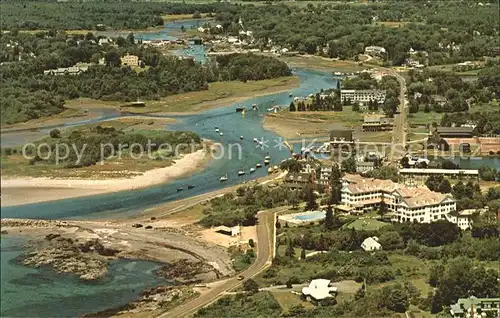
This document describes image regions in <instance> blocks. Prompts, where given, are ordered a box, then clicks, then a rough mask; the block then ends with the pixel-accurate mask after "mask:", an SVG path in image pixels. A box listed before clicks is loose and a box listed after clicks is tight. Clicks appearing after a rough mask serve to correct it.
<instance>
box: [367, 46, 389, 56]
mask: <svg viewBox="0 0 500 318" xmlns="http://www.w3.org/2000/svg"><path fill="white" fill-rule="evenodd" d="M385 53H386V50H385V48H383V47H381V46H367V47H365V54H376V55H378V54H385Z"/></svg>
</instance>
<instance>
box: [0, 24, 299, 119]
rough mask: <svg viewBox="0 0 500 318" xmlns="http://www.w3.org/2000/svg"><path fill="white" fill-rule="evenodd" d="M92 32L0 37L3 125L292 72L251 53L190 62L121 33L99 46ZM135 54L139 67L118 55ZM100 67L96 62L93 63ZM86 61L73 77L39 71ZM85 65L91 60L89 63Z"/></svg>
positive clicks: (279, 64)
mask: <svg viewBox="0 0 500 318" xmlns="http://www.w3.org/2000/svg"><path fill="white" fill-rule="evenodd" d="M98 40H99V39H98V38H96V37H95V36H94V35H93V34H92V33H89V34H87V35H73V36H68V35H67V34H65V33H56V32H54V31H50V32H40V33H37V34H26V33H17V32H11V33H7V34H3V35H2V36H1V37H0V63H2V65H1V66H0V70H1V72H0V85H1V86H2V90H1V91H0V103H1V106H0V107H1V111H2V116H1V122H2V124H11V123H16V122H22V121H26V120H29V119H33V118H39V117H42V116H47V115H50V114H55V113H58V112H61V111H63V110H64V107H63V105H64V100H65V99H74V98H79V97H88V98H93V99H99V100H113V101H122V102H130V101H135V100H137V99H143V100H157V99H160V98H162V97H165V96H168V95H173V94H178V93H184V92H191V91H200V90H205V89H208V83H209V82H215V81H220V80H241V81H247V80H261V79H268V78H273V77H280V76H286V75H290V74H291V73H290V69H289V68H288V66H287V65H286V64H285V63H283V62H281V61H278V60H277V59H274V58H270V57H263V56H260V55H253V54H241V55H238V54H236V55H231V56H227V57H223V58H218V59H217V63H215V62H214V63H209V64H207V65H201V64H198V63H196V62H195V61H193V60H189V59H179V58H178V57H169V56H164V55H163V54H161V52H159V51H157V50H156V49H153V48H145V47H142V46H140V45H139V44H137V43H135V40H134V36H133V35H132V34H130V35H129V36H127V38H122V37H119V38H117V39H116V40H115V42H114V43H115V44H116V45H110V44H105V45H98ZM127 53H129V54H133V55H137V56H138V57H139V59H140V61H141V63H140V66H136V67H133V68H132V67H129V66H126V67H122V66H121V65H120V64H121V61H120V57H121V56H124V55H125V54H127ZM100 60H101V62H103V64H99V61H100ZM77 63H86V64H87V65H89V66H88V70H87V71H84V72H81V73H80V74H76V75H69V74H68V75H57V76H56V75H44V70H49V69H54V68H59V67H70V66H73V65H75V64H77ZM89 63H91V64H89Z"/></svg>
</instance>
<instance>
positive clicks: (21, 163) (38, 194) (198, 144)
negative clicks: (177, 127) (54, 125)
mask: <svg viewBox="0 0 500 318" xmlns="http://www.w3.org/2000/svg"><path fill="white" fill-rule="evenodd" d="M172 121H174V120H173V119H170V118H156V119H152V118H140V116H138V117H136V118H119V119H113V120H109V121H104V122H100V123H97V124H96V123H94V124H87V125H83V126H78V127H74V128H68V129H63V130H62V131H59V130H57V129H54V130H53V131H51V134H50V136H45V137H43V138H42V139H39V140H38V141H37V142H35V144H47V145H58V144H59V143H63V144H73V145H75V144H80V143H81V142H83V143H85V144H86V147H85V148H82V151H81V156H80V159H78V161H77V158H78V157H75V156H74V155H75V154H74V153H73V151H71V150H70V152H69V153H68V154H65V155H64V156H61V158H63V157H65V159H64V160H60V161H59V162H58V161H57V160H56V159H55V158H54V155H55V154H54V153H53V152H51V153H49V154H38V156H35V157H40V158H39V159H36V158H35V159H31V160H28V159H27V158H24V156H23V155H22V154H21V150H20V149H17V148H4V149H2V157H1V159H2V161H1V162H2V170H1V171H2V185H1V189H2V202H1V205H2V206H12V205H20V204H27V203H35V202H43V201H51V200H58V199H63V198H72V197H81V196H88V195H96V194H103V193H110V192H118V191H124V190H131V189H137V188H144V187H147V186H151V185H154V184H159V183H163V182H168V181H171V180H174V179H177V178H180V177H182V176H186V175H188V174H191V173H194V172H196V171H198V170H199V169H204V168H205V167H206V166H207V165H208V164H209V161H210V155H209V152H211V151H212V150H213V149H214V148H213V147H214V145H213V144H212V142H210V141H208V140H202V139H200V138H199V137H198V136H197V135H195V134H193V133H190V132H175V131H168V130H167V131H166V130H165V129H166V126H167V124H169V123H171V122H172ZM53 134H59V136H54V135H53ZM148 138H149V139H151V140H152V144H155V143H157V144H159V143H165V142H168V143H169V144H170V145H172V147H174V146H175V147H177V145H180V147H179V149H178V151H176V152H177V153H173V152H165V151H159V150H155V149H154V148H152V149H151V154H150V155H149V154H148V155H147V156H141V157H140V158H135V159H134V158H132V155H133V154H132V153H131V150H130V149H123V150H120V151H119V153H118V152H115V153H114V154H113V153H109V154H107V153H106V154H104V153H103V152H102V150H101V154H102V155H104V156H103V157H102V158H101V159H99V158H97V157H96V154H95V152H96V151H97V155H98V153H99V146H98V145H97V146H96V144H95V143H96V142H98V143H99V142H100V141H102V142H106V143H111V144H112V145H114V146H116V142H120V143H128V142H130V140H135V141H137V140H139V141H140V140H144V139H148ZM149 139H148V140H149ZM188 143H191V147H190V146H189V145H188ZM184 144H185V146H184ZM96 147H97V148H96ZM83 149H85V152H83ZM118 149H119V148H118ZM26 151H27V152H28V150H26ZM75 151H77V150H75ZM31 156H32V157H33V155H31ZM150 156H154V158H153V157H151V158H150ZM41 157H43V158H47V159H43V160H42V159H41ZM103 159H104V160H103ZM54 160H56V161H54ZM96 160H97V161H96ZM100 160H103V161H102V162H101V161H100ZM27 190H29V192H30V196H26V195H24V193H26V191H27ZM49 190H50V191H49Z"/></svg>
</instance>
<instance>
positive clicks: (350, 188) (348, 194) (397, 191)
mask: <svg viewBox="0 0 500 318" xmlns="http://www.w3.org/2000/svg"><path fill="white" fill-rule="evenodd" d="M342 185H343V187H342V190H341V196H342V206H341V207H339V208H340V210H343V211H345V212H348V213H356V214H360V213H365V212H370V211H372V210H375V209H378V208H379V207H380V205H381V204H382V202H384V204H385V206H386V207H387V211H388V212H390V213H391V220H392V221H393V222H418V223H430V222H433V221H437V220H445V219H447V215H448V214H449V213H450V212H453V211H456V209H457V205H456V202H455V200H454V199H453V198H452V197H451V196H449V195H446V194H441V193H438V192H434V191H431V190H429V189H428V188H427V187H420V188H407V187H405V186H403V185H401V184H398V183H395V182H392V181H391V180H379V179H366V178H363V177H361V176H359V175H350V174H347V175H345V176H344V177H343V178H342Z"/></svg>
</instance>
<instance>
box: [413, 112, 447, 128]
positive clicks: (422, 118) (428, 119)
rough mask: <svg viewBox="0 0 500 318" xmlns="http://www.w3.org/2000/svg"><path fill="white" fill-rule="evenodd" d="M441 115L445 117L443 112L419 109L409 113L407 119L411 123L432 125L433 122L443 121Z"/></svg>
mask: <svg viewBox="0 0 500 318" xmlns="http://www.w3.org/2000/svg"><path fill="white" fill-rule="evenodd" d="M441 117H443V113H436V112H429V113H426V112H423V111H419V112H418V113H414V114H408V116H407V120H408V123H409V124H410V125H417V126H423V125H427V124H429V125H430V124H432V123H433V122H436V123H437V124H439V122H441Z"/></svg>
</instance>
